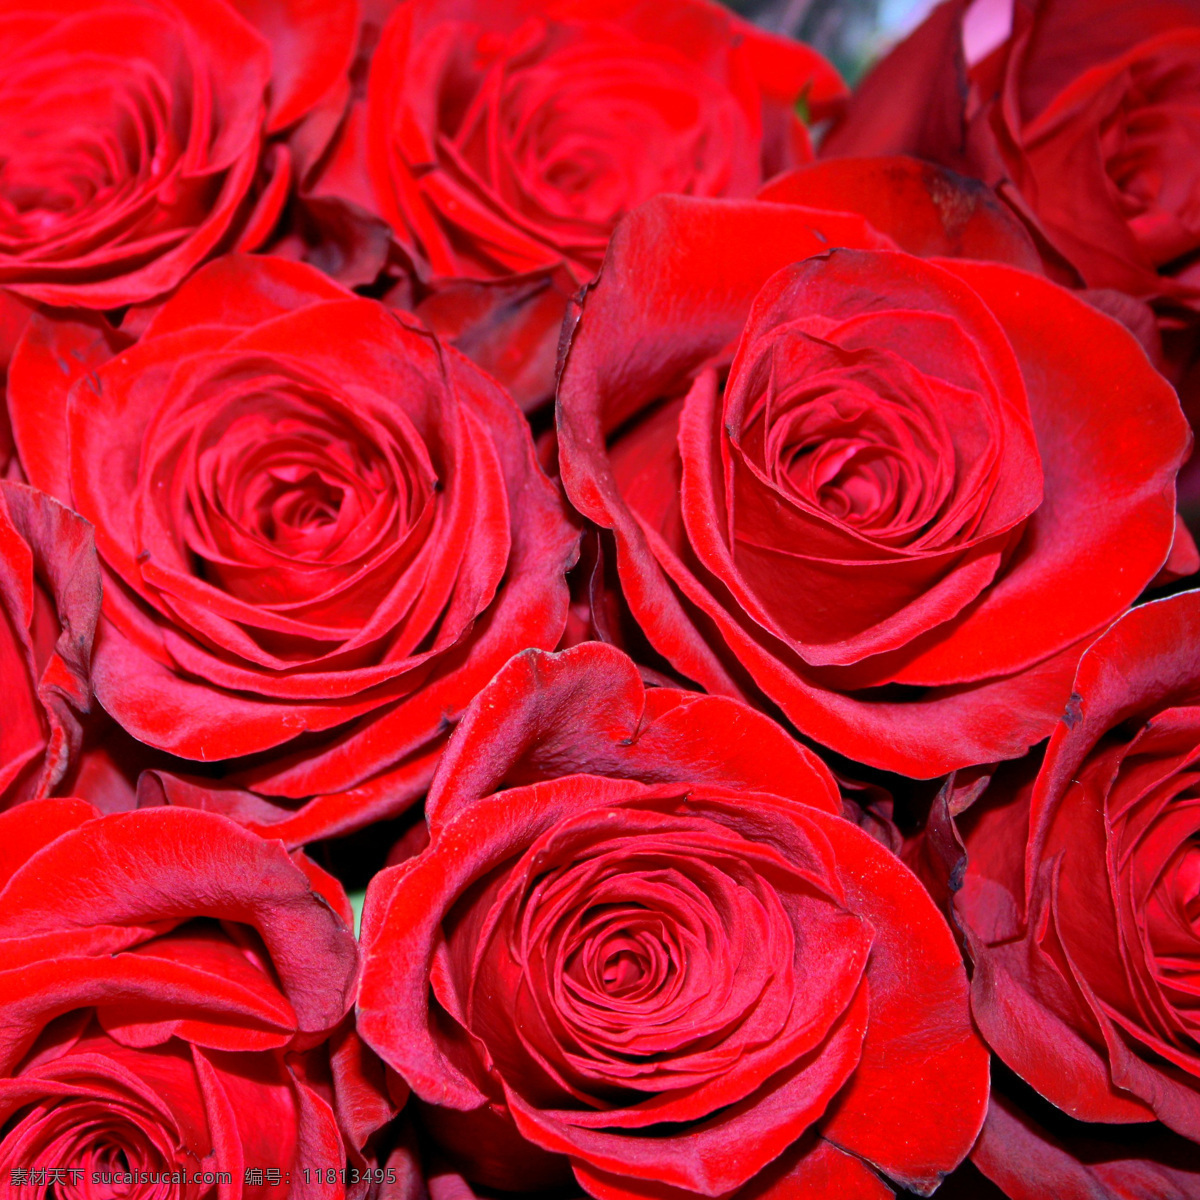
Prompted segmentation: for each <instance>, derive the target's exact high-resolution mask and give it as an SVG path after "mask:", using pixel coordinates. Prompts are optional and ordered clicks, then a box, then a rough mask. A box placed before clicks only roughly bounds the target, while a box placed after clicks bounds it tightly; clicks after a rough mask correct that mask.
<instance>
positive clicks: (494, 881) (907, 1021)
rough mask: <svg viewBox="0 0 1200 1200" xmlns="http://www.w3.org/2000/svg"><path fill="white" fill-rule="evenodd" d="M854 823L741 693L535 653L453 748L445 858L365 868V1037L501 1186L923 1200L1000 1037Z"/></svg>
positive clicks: (444, 1131)
mask: <svg viewBox="0 0 1200 1200" xmlns="http://www.w3.org/2000/svg"><path fill="white" fill-rule="evenodd" d="M840 810H841V804H840V801H839V797H838V794H837V788H836V785H835V784H834V781H833V779H832V777H831V776H830V775H829V773H828V771H827V770H826V769H825V768H824V766H823V765H822V764H821V763H820V762H819V760H817V759H816V758H815V757H814V756H813V755H812V754H810V753H809V752H808V751H806V750H804V749H803V748H802V747H800V746H799V745H797V744H796V743H794V742H792V741H791V740H790V738H788V737H787V736H786V735H785V734H784V732H783V731H782V730H781V729H780V728H779V727H778V726H776V725H775V724H774V723H773V722H771V721H769V720H768V719H767V718H766V717H764V716H762V715H760V714H758V713H756V712H754V711H753V710H751V709H749V708H747V707H745V706H744V705H742V704H740V703H738V702H736V701H733V700H729V699H726V698H723V697H707V696H700V695H697V694H695V693H689V692H681V691H677V690H675V689H672V688H661V689H652V690H649V691H647V690H645V689H644V688H643V686H642V684H641V682H640V681H639V679H638V676H637V671H636V669H635V668H634V666H633V664H632V662H630V660H629V659H627V658H626V657H625V656H624V655H622V654H621V653H620V652H619V651H617V650H615V649H613V648H612V647H609V646H604V645H602V644H600V643H594V642H593V643H587V644H584V645H580V646H577V647H575V648H574V649H572V650H568V651H564V652H563V653H561V654H556V655H546V654H542V653H538V652H529V653H526V654H523V655H520V656H518V657H517V658H515V659H513V660H512V661H511V662H510V663H509V664H508V665H507V666H506V667H505V668H504V669H503V670H502V671H500V673H499V674H498V675H497V676H496V678H495V679H494V680H493V681H492V682H491V683H490V684H488V686H487V687H485V688H484V689H483V691H482V692H480V694H479V696H478V697H477V698H476V700H475V701H474V703H473V704H472V706H471V708H470V710H469V711H468V713H467V715H466V717H464V719H463V721H462V723H461V724H460V726H459V728H458V730H457V731H456V733H455V735H454V737H453V738H452V740H451V744H450V746H449V748H448V750H447V752H446V756H445V757H444V759H443V761H442V764H441V766H440V768H439V771H438V774H437V776H436V777H435V780H434V783H433V786H432V788H431V790H430V793H429V800H428V806H427V809H426V812H427V817H428V821H429V830H430V837H431V841H430V844H429V846H428V847H427V848H426V849H425V850H424V851H423V852H422V853H421V854H420V855H418V856H417V857H416V858H412V859H409V860H408V861H406V862H403V863H401V864H400V865H399V866H395V867H391V868H388V869H386V870H385V871H383V872H382V873H381V874H379V875H377V876H376V877H375V879H374V880H373V881H372V883H371V886H370V891H369V892H368V896H367V905H366V911H365V914H364V918H363V934H362V937H363V947H364V953H365V960H364V967H363V976H362V982H361V985H360V989H359V999H358V1006H357V1007H358V1023H359V1030H360V1032H361V1033H362V1035H363V1037H364V1038H365V1039H366V1040H367V1042H368V1043H369V1044H370V1045H371V1046H372V1047H374V1048H375V1049H376V1050H377V1051H378V1052H379V1053H380V1054H381V1056H382V1057H383V1058H384V1060H385V1061H386V1062H387V1063H388V1064H389V1065H390V1066H391V1067H393V1068H394V1069H395V1070H396V1071H398V1072H399V1073H400V1075H401V1076H402V1077H403V1078H404V1080H405V1081H406V1082H407V1083H409V1084H410V1085H411V1087H412V1089H413V1091H414V1093H415V1094H416V1095H417V1096H418V1097H419V1098H420V1100H421V1101H423V1104H422V1106H421V1108H420V1110H419V1116H420V1120H421V1121H422V1123H423V1124H424V1125H425V1127H426V1128H427V1129H428V1130H430V1131H431V1133H432V1134H433V1135H434V1136H435V1137H436V1138H437V1139H438V1140H440V1141H441V1142H442V1143H443V1144H444V1145H446V1146H447V1147H448V1148H449V1149H450V1152H451V1161H452V1162H453V1163H454V1164H455V1166H456V1167H457V1169H459V1170H461V1171H462V1172H463V1174H464V1175H466V1176H467V1177H468V1178H470V1179H472V1180H474V1181H478V1182H481V1183H484V1184H487V1185H491V1186H496V1187H503V1188H514V1187H519V1188H530V1187H536V1186H538V1185H539V1184H546V1183H551V1182H555V1181H561V1180H562V1179H563V1178H564V1176H565V1175H566V1169H567V1166H568V1164H569V1166H570V1168H571V1170H573V1172H574V1174H575V1177H576V1179H577V1180H578V1182H579V1183H580V1184H581V1185H582V1186H583V1188H584V1189H585V1190H586V1191H587V1192H589V1193H590V1194H592V1195H593V1196H596V1197H598V1198H600V1200H618V1198H620V1200H634V1198H640V1197H645V1198H647V1200H649V1198H654V1200H662V1198H664V1197H681V1198H682V1197H686V1196H695V1195H697V1194H698V1195H703V1196H712V1197H717V1196H729V1195H730V1194H732V1193H734V1192H737V1194H738V1195H739V1196H741V1195H745V1196H751V1195H753V1196H765V1195H768V1194H769V1195H781V1196H782V1195H788V1196H801V1195H805V1196H807V1195H813V1196H832V1195H838V1196H845V1197H862V1198H864V1200H865V1198H867V1197H871V1198H880V1197H886V1196H887V1195H889V1192H888V1189H887V1188H886V1187H885V1185H884V1184H883V1183H882V1181H881V1180H880V1179H879V1177H878V1176H877V1175H876V1174H875V1171H874V1169H872V1168H875V1169H878V1170H879V1171H881V1172H883V1173H884V1174H886V1175H887V1176H888V1177H890V1178H892V1179H895V1180H897V1181H899V1182H901V1183H903V1184H904V1185H905V1186H907V1187H910V1188H913V1189H915V1190H917V1191H918V1192H920V1193H922V1194H928V1193H929V1192H931V1191H933V1189H934V1188H935V1187H936V1186H937V1184H938V1183H939V1182H940V1179H941V1175H942V1174H943V1173H944V1172H947V1171H949V1170H951V1169H952V1168H953V1167H954V1166H955V1165H956V1164H957V1163H958V1162H959V1161H960V1160H961V1159H962V1158H963V1157H964V1156H965V1154H966V1152H967V1150H968V1148H969V1147H970V1145H971V1143H972V1142H973V1141H974V1139H975V1136H976V1133H977V1132H978V1129H979V1123H980V1121H981V1120H982V1118H983V1108H984V1103H985V1099H986V1094H987V1060H986V1054H985V1053H984V1051H983V1048H982V1046H981V1045H980V1044H979V1043H978V1041H977V1039H976V1037H975V1035H974V1033H973V1032H972V1030H971V1026H970V1022H969V1020H968V1017H967V1013H966V1008H965V995H966V981H965V977H964V972H963V968H962V963H961V959H960V957H959V954H958V952H957V950H956V948H955V945H954V942H953V939H952V937H951V936H950V932H949V929H948V928H947V926H946V924H945V921H944V920H943V919H942V917H941V916H940V915H939V914H938V912H937V910H936V909H935V908H934V906H933V903H932V901H931V900H930V899H929V897H928V895H927V894H926V893H925V892H924V890H923V889H922V888H921V886H920V884H919V883H918V882H917V881H916V879H915V878H913V876H912V875H911V874H909V872H908V871H907V870H906V869H905V868H904V867H903V866H902V864H901V863H900V861H899V860H898V859H897V858H895V856H894V855H892V854H891V853H889V852H888V851H887V850H885V849H884V848H883V847H882V846H880V845H879V843H878V842H876V841H874V840H873V839H872V838H871V837H870V836H869V835H867V834H866V833H864V832H862V831H861V830H860V829H858V828H857V827H856V826H854V825H852V824H851V823H850V822H848V821H845V820H843V819H842V818H841V817H840V816H838V815H836V814H838V813H839V812H840ZM431 989H432V991H431ZM742 1188H746V1189H747V1190H746V1191H744V1192H743V1191H739V1190H738V1189H742Z"/></svg>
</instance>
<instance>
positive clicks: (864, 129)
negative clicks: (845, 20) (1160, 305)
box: [825, 0, 1200, 308]
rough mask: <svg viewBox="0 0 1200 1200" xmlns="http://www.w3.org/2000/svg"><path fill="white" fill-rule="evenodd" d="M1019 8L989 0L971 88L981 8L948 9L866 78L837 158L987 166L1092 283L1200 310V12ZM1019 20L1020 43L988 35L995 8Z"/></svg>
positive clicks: (1187, 6)
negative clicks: (900, 156) (1198, 148)
mask: <svg viewBox="0 0 1200 1200" xmlns="http://www.w3.org/2000/svg"><path fill="white" fill-rule="evenodd" d="M1007 7H1008V6H1006V5H1001V4H998V3H987V4H984V5H981V6H980V9H979V14H978V16H977V17H976V16H974V15H973V17H972V18H971V21H970V22H968V31H967V35H966V36H967V39H968V44H969V46H970V48H971V51H972V54H971V61H970V63H969V64H966V66H965V70H966V72H967V79H966V82H967V87H966V90H965V93H964V90H963V89H962V88H961V87H960V86H959V85H958V82H957V78H958V77H959V76H960V73H961V72H962V70H963V69H964V62H963V53H964V52H963V36H964V34H963V14H964V13H965V11H966V9H967V5H966V4H965V3H960V2H959V0H951V2H950V3H947V4H944V5H942V6H941V7H940V8H939V9H937V10H936V11H935V13H934V14H933V15H931V16H930V17H929V18H928V20H927V21H926V23H925V25H923V26H922V27H921V28H920V29H919V30H918V31H917V32H916V33H914V34H913V35H912V36H911V37H910V38H909V39H908V40H907V41H906V42H904V43H902V44H901V46H899V47H898V48H897V49H896V50H895V51H893V52H892V54H891V55H890V56H889V57H888V58H887V59H885V60H884V62H883V63H881V64H880V66H879V67H877V68H876V70H875V72H874V73H873V75H872V76H871V77H869V78H868V79H867V80H866V81H864V83H863V86H862V88H861V90H860V91H859V93H858V94H857V95H856V97H855V101H854V103H853V104H852V106H851V108H850V111H849V112H848V114H847V118H846V120H845V121H844V122H843V124H842V126H841V128H839V129H838V130H837V131H836V132H835V133H834V134H833V135H832V136H831V137H830V139H829V141H828V144H827V146H826V148H825V150H826V152H827V153H832V154H847V153H849V154H875V153H897V152H903V153H914V154H919V155H921V156H922V157H925V158H930V159H933V160H934V161H936V162H941V163H944V164H945V165H946V166H950V167H954V168H956V169H958V170H966V171H968V172H970V173H971V174H977V175H979V176H980V178H982V179H984V180H986V181H987V182H988V183H991V184H995V185H997V186H999V187H1000V188H1001V189H1002V190H1003V191H1004V192H1005V194H1007V195H1008V196H1009V197H1010V198H1011V199H1012V201H1013V203H1014V204H1015V205H1016V206H1017V207H1018V208H1019V209H1021V210H1023V211H1025V212H1027V213H1029V214H1030V215H1031V216H1032V217H1033V218H1034V219H1035V221H1036V223H1037V225H1038V227H1039V228H1040V230H1041V231H1042V232H1043V233H1044V234H1045V235H1046V236H1048V238H1049V239H1050V241H1051V242H1052V244H1053V246H1054V248H1055V249H1057V250H1058V251H1059V252H1060V253H1061V254H1062V255H1063V256H1064V257H1065V258H1066V259H1067V260H1068V261H1069V262H1070V263H1071V264H1072V265H1073V266H1074V267H1075V268H1076V269H1077V270H1078V271H1079V272H1080V274H1081V275H1082V277H1083V279H1084V281H1085V282H1086V283H1087V285H1088V286H1089V287H1099V288H1114V289H1117V290H1119V291H1122V292H1125V293H1127V294H1129V295H1133V296H1139V297H1142V298H1145V299H1156V300H1172V301H1174V302H1177V303H1182V304H1185V305H1187V306H1189V307H1193V308H1198V307H1200V274H1198V273H1197V267H1196V264H1195V262H1194V259H1195V254H1196V251H1197V250H1200V216H1197V213H1196V197H1197V193H1198V190H1200V170H1198V169H1197V155H1196V152H1195V143H1196V140H1197V138H1200V6H1198V5H1197V4H1195V3H1194V2H1193V0H1151V2H1150V3H1145V4H1128V3H1125V2H1124V0H1040V2H1039V0H1017V2H1016V3H1015V4H1012V5H1011V15H1009V13H1008V12H1004V13H1002V12H1001V11H1000V10H1001V9H1002V8H1005V9H1006V8H1007ZM1005 17H1008V18H1009V20H1010V22H1011V29H1010V32H1009V33H1008V35H1007V36H1006V37H1005V36H1001V37H1000V38H999V39H996V37H995V36H994V35H993V36H992V37H990V38H988V39H987V40H986V41H985V42H983V43H982V44H979V45H976V43H977V42H979V35H976V34H975V33H974V28H975V26H977V25H979V23H980V20H979V19H980V18H982V19H983V20H985V21H986V20H988V19H989V18H991V21H992V23H998V22H1000V21H1002V20H1003V19H1004V18H1005ZM988 43H991V44H988ZM985 51H986V53H984V52H985ZM956 60H957V66H958V70H957V71H956ZM884 96H886V104H880V100H881V98H882V97H884ZM964 97H965V98H964Z"/></svg>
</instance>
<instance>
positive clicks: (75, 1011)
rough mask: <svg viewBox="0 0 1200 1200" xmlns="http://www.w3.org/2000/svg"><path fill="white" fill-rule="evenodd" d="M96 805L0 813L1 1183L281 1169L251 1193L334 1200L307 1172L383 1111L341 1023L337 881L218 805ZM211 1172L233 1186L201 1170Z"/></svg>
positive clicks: (189, 1196)
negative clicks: (31, 1177) (115, 808)
mask: <svg viewBox="0 0 1200 1200" xmlns="http://www.w3.org/2000/svg"><path fill="white" fill-rule="evenodd" d="M95 817H96V813H95V810H94V809H92V808H91V807H90V806H89V805H87V804H85V803H84V802H83V801H80V800H73V799H68V800H40V801H34V802H31V803H29V804H25V805H22V806H21V807H20V808H17V809H14V810H12V811H10V812H7V813H4V814H3V815H0V1129H2V1131H3V1132H2V1134H0V1175H2V1176H3V1178H4V1180H5V1184H6V1186H8V1185H9V1184H10V1182H16V1181H15V1180H13V1175H12V1173H13V1172H14V1171H16V1170H24V1171H31V1170H34V1169H59V1170H71V1169H74V1170H78V1171H82V1172H83V1175H82V1177H81V1178H77V1179H60V1181H59V1182H58V1183H57V1184H56V1185H54V1186H53V1188H52V1190H50V1191H49V1192H47V1190H46V1188H45V1187H44V1186H43V1187H39V1188H32V1187H31V1188H30V1190H29V1193H28V1194H34V1193H35V1192H36V1194H37V1195H43V1194H52V1195H59V1196H67V1195H75V1194H78V1195H97V1196H100V1195H103V1196H109V1195H114V1196H115V1195H121V1196H123V1195H156V1196H157V1195H166V1194H168V1193H169V1194H171V1195H173V1196H181V1197H184V1198H185V1200H201V1198H208V1197H212V1198H213V1200H215V1198H216V1197H218V1196H222V1197H224V1196H226V1195H241V1194H242V1191H241V1188H242V1184H243V1182H244V1175H245V1171H246V1170H248V1169H257V1170H264V1171H269V1170H277V1171H279V1172H280V1173H281V1175H284V1176H286V1177H287V1178H286V1181H284V1180H276V1181H274V1182H273V1183H272V1182H266V1184H265V1186H263V1187H261V1188H256V1189H254V1194H255V1195H259V1194H261V1195H262V1196H263V1197H265V1198H267V1200H275V1198H280V1200H281V1198H282V1197H284V1196H318V1195H319V1196H331V1195H332V1196H338V1197H340V1196H342V1195H343V1194H344V1193H343V1190H342V1188H340V1187H336V1188H326V1187H325V1186H324V1184H322V1185H321V1186H320V1187H317V1186H313V1185H310V1184H309V1183H308V1182H307V1181H306V1179H305V1171H306V1169H307V1170H310V1171H315V1170H316V1169H317V1168H321V1169H324V1168H326V1167H335V1168H342V1167H344V1166H345V1165H346V1162H347V1154H348V1153H349V1156H350V1157H349V1161H350V1162H351V1163H352V1164H353V1163H359V1164H362V1165H365V1161H364V1160H363V1159H362V1157H361V1155H359V1154H358V1151H357V1149H356V1148H355V1143H356V1139H357V1137H358V1134H359V1133H361V1130H362V1126H363V1124H364V1123H365V1122H367V1120H368V1115H369V1114H371V1116H370V1119H371V1120H375V1121H382V1120H384V1119H386V1116H387V1112H388V1110H387V1107H386V1104H385V1103H384V1102H382V1101H380V1100H379V1099H378V1097H380V1096H381V1093H380V1092H379V1091H378V1080H377V1079H372V1078H371V1076H370V1062H371V1060H370V1056H369V1054H366V1053H365V1051H364V1050H363V1049H362V1047H361V1045H359V1044H357V1039H356V1037H355V1035H354V1034H353V1033H352V1032H347V1030H346V1029H344V1028H343V1029H342V1030H341V1031H339V1032H337V1033H335V1030H337V1028H338V1026H339V1025H340V1024H341V1022H342V1019H343V1017H344V1016H345V1014H346V1012H347V1010H348V1008H349V1006H350V998H351V992H352V988H353V984H354V977H355V967H356V961H355V945H354V937H353V934H352V932H351V929H350V928H349V924H348V923H349V921H350V913H349V909H348V906H347V904H346V898H345V895H344V894H343V893H342V891H341V888H340V886H339V885H338V884H337V883H336V882H335V881H334V880H333V879H332V878H330V877H329V876H327V875H325V874H324V873H323V872H321V871H319V870H318V869H317V868H316V867H315V866H313V865H312V864H311V863H309V862H307V860H305V859H304V857H303V856H302V855H299V854H298V855H296V856H295V859H294V861H293V860H292V859H289V857H288V855H287V853H286V852H285V851H284V849H283V847H282V846H281V845H280V844H279V843H278V842H265V841H263V840H262V839H260V838H258V837H257V836H256V835H254V834H252V833H250V832H248V831H247V830H244V829H242V828H241V827H239V826H238V825H235V824H234V823H233V822H232V821H228V820H226V819H225V818H224V817H221V816H217V815H216V814H214V813H200V812H190V811H185V810H173V809H159V810H156V811H152V812H140V813H123V814H119V815H116V816H108V817H100V818H98V819H93V818H95ZM331 1037H332V1038H333V1040H332V1042H331V1041H330V1039H331ZM376 1071H377V1067H376ZM344 1136H345V1137H346V1139H347V1141H348V1142H349V1143H350V1147H351V1148H350V1150H349V1152H348V1151H347V1149H346V1147H345V1146H344V1145H343V1137H344ZM93 1172H99V1173H107V1174H108V1175H110V1176H112V1175H118V1176H119V1175H122V1174H125V1173H129V1172H149V1173H155V1174H160V1173H167V1174H172V1175H173V1174H175V1173H178V1172H184V1173H186V1177H187V1182H186V1184H182V1185H180V1184H178V1183H177V1184H175V1185H174V1186H168V1185H153V1184H147V1183H142V1184H141V1185H136V1183H135V1185H122V1183H121V1182H120V1181H119V1180H116V1181H112V1182H109V1183H107V1184H105V1183H104V1182H103V1181H93V1175H92V1173H93ZM217 1172H227V1173H228V1175H229V1176H230V1183H231V1184H232V1186H229V1185H228V1184H227V1185H226V1186H224V1187H222V1186H219V1185H218V1184H217V1183H216V1181H215V1179H211V1180H210V1181H209V1182H205V1180H204V1179H203V1178H202V1179H199V1180H197V1179H196V1178H195V1177H196V1175H197V1174H200V1175H202V1176H203V1175H205V1174H208V1175H210V1176H215V1175H216V1173H217ZM289 1182H290V1187H289V1186H288V1184H289ZM72 1185H74V1186H72ZM362 1193H363V1189H362V1188H361V1187H359V1188H353V1189H347V1191H346V1193H345V1194H347V1195H351V1196H353V1195H362ZM9 1194H17V1195H25V1194H27V1193H26V1192H25V1191H24V1190H23V1189H22V1188H21V1187H19V1186H16V1187H13V1189H12V1192H11V1193H9Z"/></svg>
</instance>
